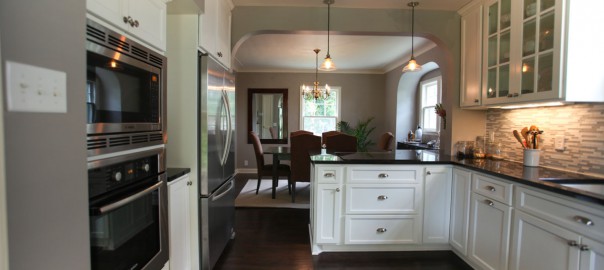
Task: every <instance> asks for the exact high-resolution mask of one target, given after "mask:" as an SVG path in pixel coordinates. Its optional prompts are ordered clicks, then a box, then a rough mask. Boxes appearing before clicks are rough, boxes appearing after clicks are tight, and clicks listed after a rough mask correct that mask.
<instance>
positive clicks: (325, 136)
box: [321, 130, 343, 144]
mask: <svg viewBox="0 0 604 270" xmlns="http://www.w3.org/2000/svg"><path fill="white" fill-rule="evenodd" d="M336 134H343V133H342V132H340V131H336V130H332V131H325V132H323V134H321V144H325V138H327V137H329V136H332V135H336Z"/></svg>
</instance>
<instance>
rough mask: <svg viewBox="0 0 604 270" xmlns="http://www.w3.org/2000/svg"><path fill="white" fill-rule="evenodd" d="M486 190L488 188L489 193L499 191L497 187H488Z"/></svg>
mask: <svg viewBox="0 0 604 270" xmlns="http://www.w3.org/2000/svg"><path fill="white" fill-rule="evenodd" d="M484 188H486V189H487V190H488V191H490V192H495V191H496V190H497V189H495V187H494V186H486V187H484Z"/></svg>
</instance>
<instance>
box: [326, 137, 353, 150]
mask: <svg viewBox="0 0 604 270" xmlns="http://www.w3.org/2000/svg"><path fill="white" fill-rule="evenodd" d="M324 144H325V146H326V148H327V150H328V151H331V152H356V151H357V137H355V136H352V135H348V134H345V133H340V134H335V135H331V136H327V137H325V142H324Z"/></svg>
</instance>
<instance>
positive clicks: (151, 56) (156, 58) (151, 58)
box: [149, 54, 164, 66]
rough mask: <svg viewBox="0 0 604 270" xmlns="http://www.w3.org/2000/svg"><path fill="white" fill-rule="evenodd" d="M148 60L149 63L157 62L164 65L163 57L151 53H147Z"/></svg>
mask: <svg viewBox="0 0 604 270" xmlns="http://www.w3.org/2000/svg"><path fill="white" fill-rule="evenodd" d="M149 61H151V63H155V64H158V65H160V66H163V65H164V60H163V59H161V58H159V57H157V56H155V55H152V54H151V55H149Z"/></svg>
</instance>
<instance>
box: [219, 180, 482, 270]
mask: <svg viewBox="0 0 604 270" xmlns="http://www.w3.org/2000/svg"><path fill="white" fill-rule="evenodd" d="M253 177H254V176H253V175H249V174H247V175H246V174H243V175H237V177H236V182H237V185H236V188H238V190H241V189H242V188H243V186H244V185H245V182H246V180H247V179H250V178H253ZM264 181H268V180H264ZM235 215H236V216H235V218H236V220H235V231H236V233H237V235H236V237H235V239H234V240H232V241H231V242H230V243H229V245H228V246H227V247H226V249H225V251H224V252H223V254H222V256H221V258H220V259H219V261H218V262H217V263H216V266H215V268H214V269H216V270H221V269H299V270H301V269H351V270H354V269H384V270H387V269H413V270H423V269H426V270H427V269H439V270H447V269H472V268H471V267H469V266H468V265H467V264H466V263H464V262H463V261H462V260H461V259H460V258H458V257H457V256H456V255H455V254H453V253H452V252H450V251H432V252H324V253H321V254H320V255H318V256H313V255H312V254H311V252H310V239H309V235H308V221H309V210H308V209H279V208H237V209H236V211H235Z"/></svg>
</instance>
